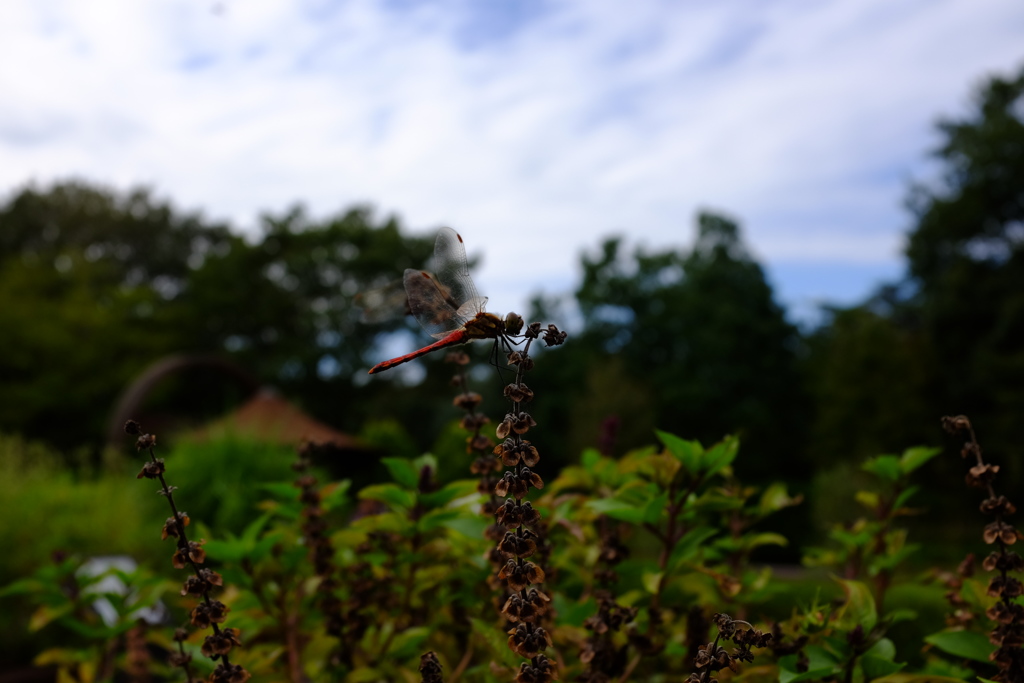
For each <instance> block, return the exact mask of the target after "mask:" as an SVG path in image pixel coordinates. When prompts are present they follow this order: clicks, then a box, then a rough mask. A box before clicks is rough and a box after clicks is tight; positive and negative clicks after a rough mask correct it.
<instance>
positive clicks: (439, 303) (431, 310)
mask: <svg viewBox="0 0 1024 683" xmlns="http://www.w3.org/2000/svg"><path fill="white" fill-rule="evenodd" d="M403 281H404V282H405V293H406V296H407V297H408V299H409V311H410V312H411V313H412V314H413V316H415V317H416V320H417V321H418V322H419V324H420V325H422V326H423V329H425V330H426V331H427V333H428V334H430V336H432V337H436V338H441V337H443V336H445V335H447V334H449V333H451V332H454V331H455V330H457V329H459V328H460V327H462V324H463V323H464V322H465V319H464V318H463V317H462V316H460V315H459V314H458V310H457V307H456V306H454V305H453V299H452V295H451V292H450V290H449V289H448V288H447V287H445V286H444V285H443V284H442V283H441V282H439V281H438V279H437V278H435V277H434V276H433V275H431V274H430V273H428V272H427V271H425V270H413V269H411V268H410V269H409V270H406V271H405V277H404V278H403Z"/></svg>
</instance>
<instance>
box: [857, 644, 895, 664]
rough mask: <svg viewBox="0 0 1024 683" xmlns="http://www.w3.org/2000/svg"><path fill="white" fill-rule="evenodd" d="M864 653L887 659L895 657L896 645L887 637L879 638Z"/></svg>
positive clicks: (890, 659)
mask: <svg viewBox="0 0 1024 683" xmlns="http://www.w3.org/2000/svg"><path fill="white" fill-rule="evenodd" d="M864 654H866V655H871V656H873V657H879V658H881V659H886V660H888V661H890V662H891V661H893V659H895V658H896V645H895V644H894V643H893V642H892V641H891V640H889V639H888V638H879V639H878V642H877V643H875V644H874V645H872V646H871V647H870V648H869V649H868V651H867V652H865V653H864Z"/></svg>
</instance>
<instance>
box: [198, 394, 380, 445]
mask: <svg viewBox="0 0 1024 683" xmlns="http://www.w3.org/2000/svg"><path fill="white" fill-rule="evenodd" d="M223 434H232V435H236V436H245V437H250V438H253V439H258V440H260V441H268V442H271V443H278V444H282V445H285V446H296V447H297V446H299V445H301V444H303V443H305V442H311V443H314V444H317V445H323V446H333V447H334V448H338V449H345V450H349V449H352V450H365V448H364V447H363V446H361V445H360V443H359V442H358V441H357V440H356V439H355V438H354V437H352V436H350V435H348V434H345V433H343V432H339V431H338V430H336V429H334V428H333V427H329V426H327V425H325V424H324V423H322V422H318V421H317V420H315V419H313V418H312V417H310V416H309V415H306V414H305V413H303V412H302V411H301V410H299V408H298V407H296V406H294V405H292V404H291V403H289V402H288V401H286V400H284V399H283V398H281V397H280V396H279V395H278V394H277V392H275V391H274V390H273V389H270V388H263V389H260V390H259V391H258V392H257V393H256V394H255V395H254V396H253V397H252V398H251V399H249V400H248V401H247V402H246V403H243V404H242V405H241V406H240V407H239V408H238V409H237V410H235V411H233V412H231V413H228V414H227V415H225V416H224V417H222V418H220V419H217V420H215V421H213V422H211V423H210V424H208V425H207V426H205V427H203V428H202V429H201V430H199V431H198V432H197V433H196V436H198V437H199V438H211V437H215V436H220V435H223Z"/></svg>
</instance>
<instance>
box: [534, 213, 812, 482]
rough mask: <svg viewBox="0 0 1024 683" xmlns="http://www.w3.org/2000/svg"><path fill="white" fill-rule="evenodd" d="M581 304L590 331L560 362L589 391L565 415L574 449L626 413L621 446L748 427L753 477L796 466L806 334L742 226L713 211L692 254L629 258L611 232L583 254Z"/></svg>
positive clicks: (639, 252)
mask: <svg viewBox="0 0 1024 683" xmlns="http://www.w3.org/2000/svg"><path fill="white" fill-rule="evenodd" d="M576 299H577V302H578V304H579V307H580V311H581V312H582V315H583V331H582V333H580V334H577V335H574V336H573V340H572V343H571V344H568V345H566V347H564V348H563V349H561V350H560V351H561V352H563V353H560V354H559V360H558V364H559V366H560V371H561V372H565V373H575V374H576V375H577V378H576V380H575V381H574V385H575V386H577V387H585V392H584V393H583V395H581V396H578V397H576V398H574V399H573V400H572V401H571V402H570V405H571V406H573V407H572V409H571V410H570V411H569V414H568V415H566V416H565V417H564V418H563V419H566V420H569V421H570V422H571V424H572V427H571V433H572V434H573V437H574V439H575V440H576V441H577V443H576V444H574V445H582V444H586V445H596V444H597V441H598V437H599V432H600V429H601V426H600V419H601V417H603V416H612V415H616V416H619V417H620V418H621V423H620V424H621V428H622V432H621V434H620V438H621V443H620V447H622V448H624V447H629V446H633V445H637V444H643V443H649V442H650V433H651V432H650V430H651V428H653V427H659V428H662V429H666V430H670V431H673V432H675V433H680V434H686V435H687V437H688V438H696V439H700V440H702V441H706V442H712V441H716V440H718V439H720V438H722V436H724V435H726V434H729V433H734V432H737V431H739V432H740V433H741V435H742V436H743V437H744V439H745V442H744V449H745V450H747V449H749V450H747V452H748V453H751V454H752V455H751V457H750V458H749V459H748V460H747V463H746V467H747V473H748V474H752V475H755V476H757V475H768V474H769V473H771V472H774V471H776V470H777V469H778V468H779V467H781V466H786V467H787V468H791V471H796V469H795V467H794V466H795V465H796V464H797V461H798V460H799V457H800V455H799V454H800V446H801V442H802V433H803V430H802V427H801V424H802V411H803V410H804V408H805V405H806V404H805V400H804V398H803V385H802V382H801V378H800V375H799V370H798V351H799V348H800V339H799V336H798V334H797V330H796V329H795V328H794V327H793V326H792V325H791V324H789V323H788V322H787V321H786V318H785V314H784V311H783V310H782V308H781V307H780V306H779V305H778V304H777V303H776V302H775V300H774V298H773V294H772V290H771V286H770V285H769V284H768V282H767V281H766V279H765V276H764V272H763V271H762V269H761V266H760V265H759V264H758V263H757V262H756V261H755V260H754V259H753V258H752V257H751V256H750V254H749V253H748V251H747V250H746V248H745V246H744V244H743V241H742V239H741V236H740V231H739V227H738V226H737V224H736V223H735V222H733V221H731V220H729V219H727V218H724V217H722V216H718V215H714V214H710V213H702V214H701V215H700V216H699V217H698V220H697V239H696V242H695V244H694V246H693V248H692V250H690V251H689V252H681V251H676V250H671V249H669V250H662V251H647V250H645V249H643V248H637V249H636V250H635V251H634V252H633V254H632V255H631V256H626V255H625V254H624V253H623V248H622V243H621V241H620V240H619V239H609V240H607V241H605V242H604V244H603V245H602V247H601V250H600V252H599V253H598V255H597V256H596V257H586V256H585V257H584V259H583V282H582V284H581V286H580V288H579V289H578V290H577V292H576ZM573 349H575V350H573ZM567 356H569V357H567ZM537 374H538V376H540V375H542V374H543V373H537ZM567 382H568V378H566V379H565V380H563V384H566V383H567ZM546 391H547V390H546ZM580 442H582V443H580Z"/></svg>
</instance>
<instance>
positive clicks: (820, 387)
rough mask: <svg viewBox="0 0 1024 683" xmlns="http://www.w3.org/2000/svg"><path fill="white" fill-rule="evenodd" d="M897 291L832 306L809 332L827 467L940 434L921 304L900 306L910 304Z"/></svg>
mask: <svg viewBox="0 0 1024 683" xmlns="http://www.w3.org/2000/svg"><path fill="white" fill-rule="evenodd" d="M895 294H896V290H894V289H893V288H888V289H883V290H881V291H880V292H879V293H878V294H877V295H876V296H875V297H874V298H873V299H871V300H870V301H868V302H867V303H865V304H863V305H861V306H857V307H854V308H847V309H840V308H834V309H831V310H829V311H828V313H829V319H828V322H827V323H826V324H824V325H822V326H821V327H819V328H818V329H817V330H816V331H815V332H814V333H812V334H811V335H810V336H809V338H808V348H809V350H810V352H809V358H808V361H807V372H806V377H807V383H808V389H809V391H810V393H811V395H812V396H813V398H814V406H815V412H814V419H813V421H812V426H811V430H810V431H811V434H810V441H809V449H810V452H811V453H814V454H817V455H819V456H820V457H821V460H820V462H821V463H822V464H823V465H824V466H825V468H826V469H827V468H831V467H833V466H836V467H838V466H839V465H840V463H843V462H845V463H848V464H849V463H857V462H860V461H862V460H864V459H865V458H867V457H870V456H871V454H877V453H884V452H889V451H894V450H896V449H897V448H898V447H899V446H900V445H901V444H926V443H933V442H935V440H936V434H935V413H934V411H933V406H931V405H930V401H929V398H928V397H929V396H931V395H933V394H934V392H935V388H936V387H935V377H934V375H933V372H932V371H933V368H934V360H935V359H934V351H933V349H932V347H931V343H930V340H929V339H928V337H927V335H926V334H925V332H924V330H923V329H921V326H920V324H918V323H917V322H915V318H916V316H914V315H913V311H912V310H910V311H906V313H907V314H905V315H904V314H899V313H897V311H898V310H904V311H905V310H906V305H905V304H904V303H902V302H900V301H899V300H898V298H896V296H895Z"/></svg>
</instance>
